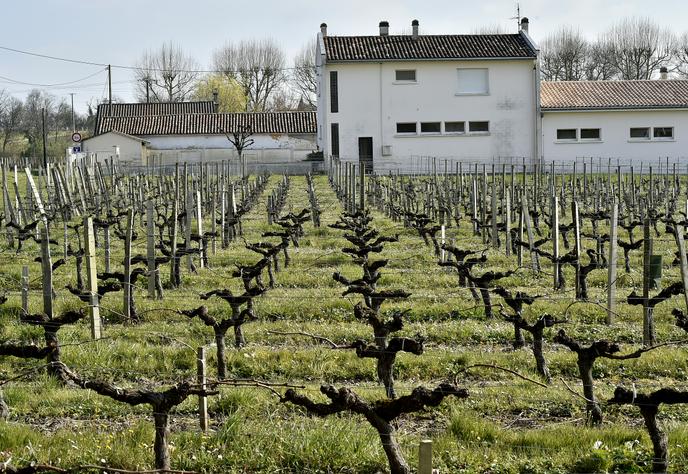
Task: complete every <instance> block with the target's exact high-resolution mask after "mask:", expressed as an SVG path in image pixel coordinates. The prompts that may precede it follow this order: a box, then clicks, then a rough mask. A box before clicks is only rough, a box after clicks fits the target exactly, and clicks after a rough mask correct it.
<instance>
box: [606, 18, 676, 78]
mask: <svg viewBox="0 0 688 474" xmlns="http://www.w3.org/2000/svg"><path fill="white" fill-rule="evenodd" d="M605 38H606V40H607V41H608V42H609V44H610V45H611V47H612V55H611V59H612V64H613V65H614V66H615V67H616V69H617V70H618V71H619V74H620V76H621V79H651V78H652V74H653V72H655V71H658V70H659V68H660V67H661V66H667V65H668V64H669V63H670V62H671V61H672V59H673V57H674V52H675V50H676V36H675V35H674V34H673V33H672V32H671V31H670V30H669V29H666V28H661V27H660V26H659V25H657V24H656V23H654V22H652V20H650V19H649V18H624V19H622V20H621V21H619V22H618V23H617V24H615V25H614V26H613V27H612V28H611V29H610V30H609V31H608V32H607V34H606V35H605Z"/></svg>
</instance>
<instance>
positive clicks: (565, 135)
mask: <svg viewBox="0 0 688 474" xmlns="http://www.w3.org/2000/svg"><path fill="white" fill-rule="evenodd" d="M577 139H578V135H577V134H576V129H575V128H558V129H557V140H577Z"/></svg>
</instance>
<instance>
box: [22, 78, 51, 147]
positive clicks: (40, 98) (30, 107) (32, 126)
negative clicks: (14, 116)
mask: <svg viewBox="0 0 688 474" xmlns="http://www.w3.org/2000/svg"><path fill="white" fill-rule="evenodd" d="M54 108H55V97H54V96H52V95H50V94H48V93H47V92H44V91H41V90H38V89H33V90H32V91H31V92H29V95H28V96H27V97H26V101H25V102H24V113H23V114H22V125H21V128H22V131H23V132H24V133H25V135H26V138H27V139H28V141H29V150H28V152H29V153H31V154H36V153H38V151H39V149H40V147H41V137H42V134H43V132H42V117H41V114H42V113H43V110H45V115H46V126H47V124H48V123H49V121H50V117H51V116H52V114H53V111H54Z"/></svg>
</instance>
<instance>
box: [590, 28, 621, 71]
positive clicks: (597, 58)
mask: <svg viewBox="0 0 688 474" xmlns="http://www.w3.org/2000/svg"><path fill="white" fill-rule="evenodd" d="M613 55H614V50H613V46H612V45H611V43H609V41H607V40H606V39H605V38H603V37H601V38H598V40H597V41H595V42H594V43H591V44H590V45H589V46H588V53H587V55H586V62H585V79H586V80H588V81H608V80H610V79H616V78H617V77H618V76H619V70H618V69H617V67H616V65H615V62H614V58H613Z"/></svg>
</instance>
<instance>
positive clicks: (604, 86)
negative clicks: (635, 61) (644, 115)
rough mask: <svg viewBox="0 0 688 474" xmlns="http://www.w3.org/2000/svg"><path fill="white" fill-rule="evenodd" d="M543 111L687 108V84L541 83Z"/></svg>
mask: <svg viewBox="0 0 688 474" xmlns="http://www.w3.org/2000/svg"><path fill="white" fill-rule="evenodd" d="M540 102H541V105H542V108H543V109H544V110H614V109H619V110H623V109H665V108H666V109H673V108H684V107H685V108H688V81H679V80H648V81H567V82H542V83H541V85H540Z"/></svg>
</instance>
